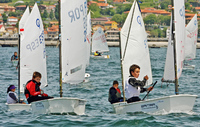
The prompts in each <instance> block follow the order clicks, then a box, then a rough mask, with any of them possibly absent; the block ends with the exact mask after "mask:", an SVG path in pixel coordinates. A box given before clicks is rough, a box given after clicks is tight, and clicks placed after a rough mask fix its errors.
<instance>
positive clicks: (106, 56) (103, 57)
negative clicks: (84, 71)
mask: <svg viewBox="0 0 200 127" xmlns="http://www.w3.org/2000/svg"><path fill="white" fill-rule="evenodd" d="M90 57H91V58H93V59H109V58H110V55H101V56H94V55H90Z"/></svg>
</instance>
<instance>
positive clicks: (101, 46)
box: [91, 27, 110, 59]
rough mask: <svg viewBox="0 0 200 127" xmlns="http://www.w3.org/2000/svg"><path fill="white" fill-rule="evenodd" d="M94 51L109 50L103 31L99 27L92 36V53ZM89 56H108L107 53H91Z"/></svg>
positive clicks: (104, 57)
mask: <svg viewBox="0 0 200 127" xmlns="http://www.w3.org/2000/svg"><path fill="white" fill-rule="evenodd" d="M96 51H98V52H99V53H103V52H109V48H108V44H107V41H106V37H105V33H104V32H103V30H102V29H101V27H99V28H98V29H97V31H95V33H94V35H93V36H92V53H94V52H96ZM91 58H95V59H108V58H110V56H109V55H100V56H95V55H91Z"/></svg>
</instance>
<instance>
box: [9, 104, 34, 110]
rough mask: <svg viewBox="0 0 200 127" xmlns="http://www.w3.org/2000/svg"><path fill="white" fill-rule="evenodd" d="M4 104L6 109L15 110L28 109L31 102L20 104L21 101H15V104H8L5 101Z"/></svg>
mask: <svg viewBox="0 0 200 127" xmlns="http://www.w3.org/2000/svg"><path fill="white" fill-rule="evenodd" d="M6 106H7V108H8V111H16V110H26V111H28V110H30V109H31V104H22V103H16V104H8V103H6Z"/></svg>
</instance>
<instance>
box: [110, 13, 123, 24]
mask: <svg viewBox="0 0 200 127" xmlns="http://www.w3.org/2000/svg"><path fill="white" fill-rule="evenodd" d="M111 21H115V22H117V23H122V16H121V15H120V14H115V15H114V16H113V17H112V19H111Z"/></svg>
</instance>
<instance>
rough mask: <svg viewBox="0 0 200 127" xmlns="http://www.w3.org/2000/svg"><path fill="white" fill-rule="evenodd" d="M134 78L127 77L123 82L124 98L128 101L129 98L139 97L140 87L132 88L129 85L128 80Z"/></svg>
mask: <svg viewBox="0 0 200 127" xmlns="http://www.w3.org/2000/svg"><path fill="white" fill-rule="evenodd" d="M130 78H135V77H129V78H128V79H127V80H126V82H125V97H126V99H130V98H131V97H138V96H139V95H140V90H141V89H140V87H133V86H132V85H130V84H129V82H128V81H129V79H130Z"/></svg>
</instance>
